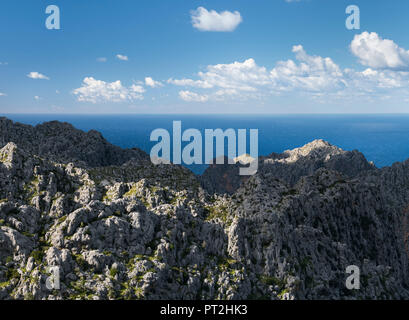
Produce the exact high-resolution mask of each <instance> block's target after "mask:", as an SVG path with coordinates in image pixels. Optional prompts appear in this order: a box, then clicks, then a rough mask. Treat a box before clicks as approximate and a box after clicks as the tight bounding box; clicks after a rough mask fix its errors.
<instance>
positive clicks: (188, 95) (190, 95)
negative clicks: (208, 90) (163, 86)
mask: <svg viewBox="0 0 409 320" xmlns="http://www.w3.org/2000/svg"><path fill="white" fill-rule="evenodd" d="M179 97H180V98H181V99H182V100H184V101H188V102H206V101H208V100H209V97H208V96H207V95H200V94H197V93H195V92H191V91H180V92H179Z"/></svg>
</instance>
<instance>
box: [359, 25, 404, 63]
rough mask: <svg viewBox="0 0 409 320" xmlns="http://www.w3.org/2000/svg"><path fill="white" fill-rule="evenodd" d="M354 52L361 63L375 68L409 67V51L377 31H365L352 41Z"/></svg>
mask: <svg viewBox="0 0 409 320" xmlns="http://www.w3.org/2000/svg"><path fill="white" fill-rule="evenodd" d="M351 51H352V53H353V54H354V55H355V56H356V57H358V59H359V61H360V63H361V64H363V65H364V66H368V67H371V68H374V69H393V70H408V69H409V51H407V50H405V49H403V48H400V47H399V46H398V45H397V44H396V43H395V42H394V41H392V40H389V39H382V38H381V37H380V36H379V35H378V34H377V33H376V32H371V33H368V32H363V33H361V34H358V35H356V36H355V38H354V40H353V41H352V43H351Z"/></svg>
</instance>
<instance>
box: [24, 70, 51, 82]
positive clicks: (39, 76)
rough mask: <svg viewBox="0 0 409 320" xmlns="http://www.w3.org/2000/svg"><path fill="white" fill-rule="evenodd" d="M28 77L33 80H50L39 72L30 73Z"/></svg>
mask: <svg viewBox="0 0 409 320" xmlns="http://www.w3.org/2000/svg"><path fill="white" fill-rule="evenodd" d="M27 77H29V78H31V79H40V80H50V78H49V77H47V76H45V75H43V74H41V73H39V72H36V71H33V72H30V73H29V74H28V75H27Z"/></svg>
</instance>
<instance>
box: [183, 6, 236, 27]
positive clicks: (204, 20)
mask: <svg viewBox="0 0 409 320" xmlns="http://www.w3.org/2000/svg"><path fill="white" fill-rule="evenodd" d="M191 14H192V25H193V27H194V28H196V29H198V30H200V31H219V32H227V31H234V30H235V29H236V28H237V26H238V25H239V24H240V23H241V22H242V21H243V19H242V17H241V14H240V12H238V11H234V12H230V11H223V12H220V13H218V12H216V11H215V10H210V11H208V10H207V9H205V8H203V7H199V8H197V9H196V10H193V11H192V12H191Z"/></svg>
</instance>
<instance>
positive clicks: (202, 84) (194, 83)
mask: <svg viewBox="0 0 409 320" xmlns="http://www.w3.org/2000/svg"><path fill="white" fill-rule="evenodd" d="M167 82H168V83H170V84H174V85H175V86H186V87H196V88H212V87H213V86H212V85H211V84H210V83H207V82H206V81H203V80H192V79H180V80H178V79H172V78H170V79H169V80H168V81H167Z"/></svg>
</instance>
